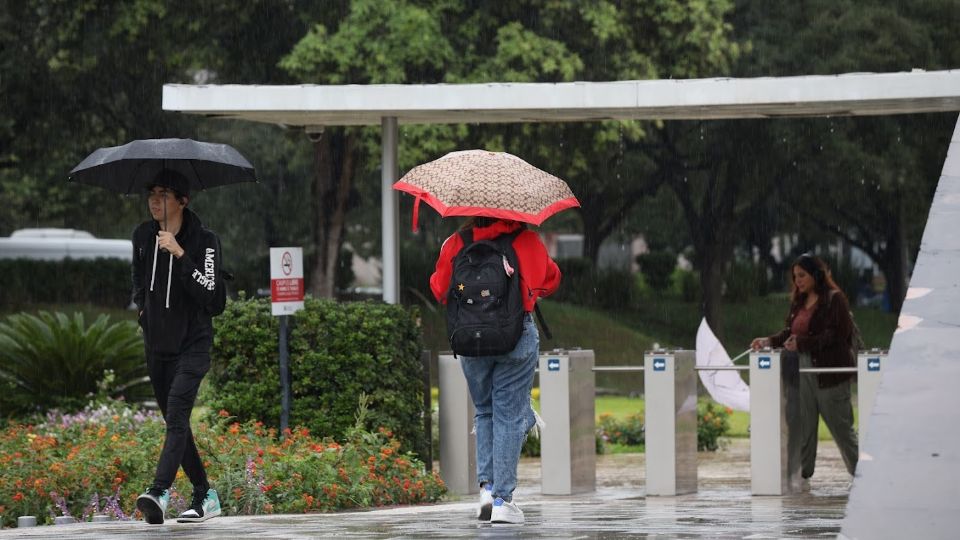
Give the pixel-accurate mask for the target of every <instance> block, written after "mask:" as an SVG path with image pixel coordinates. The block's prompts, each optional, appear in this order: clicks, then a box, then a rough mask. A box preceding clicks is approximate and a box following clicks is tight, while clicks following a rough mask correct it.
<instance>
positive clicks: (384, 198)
mask: <svg viewBox="0 0 960 540" xmlns="http://www.w3.org/2000/svg"><path fill="white" fill-rule="evenodd" d="M381 132H382V141H381V144H382V145H383V148H382V151H383V159H382V164H381V169H380V199H381V216H382V218H383V224H382V225H381V228H382V229H381V230H382V233H383V301H384V302H386V303H388V304H396V303H398V302H399V301H400V294H399V291H400V250H399V244H400V237H399V233H398V230H399V223H398V217H399V215H400V202H399V200H400V199H399V197H398V196H397V191H396V190H395V189H393V183H394V182H396V181H397V173H398V170H397V118H396V117H395V116H385V117H383V119H382V121H381Z"/></svg>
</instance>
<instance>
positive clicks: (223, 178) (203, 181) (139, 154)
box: [69, 139, 257, 194]
mask: <svg viewBox="0 0 960 540" xmlns="http://www.w3.org/2000/svg"><path fill="white" fill-rule="evenodd" d="M164 169H167V170H172V171H176V172H178V173H180V174H182V175H183V176H185V177H187V179H188V180H190V190H191V191H196V190H204V189H208V188H213V187H218V186H223V185H227V184H237V183H240V182H256V181H257V178H256V176H255V174H254V170H253V165H251V164H250V162H249V161H247V159H246V158H245V157H243V155H241V154H240V152H237V150H236V149H234V148H233V147H232V146H230V145H228V144H217V143H208V142H198V141H194V140H191V139H143V140H137V141H132V142H129V143H127V144H125V145H123V146H111V147H108V148H100V149H97V150H95V151H94V152H93V153H92V154H90V155H89V156H87V158H86V159H84V160H83V161H81V162H80V164H79V165H77V166H76V167H74V168H73V170H72V171H70V176H69V179H70V181H71V182H80V183H82V184H89V185H92V186H100V187H102V188H106V189H109V190H111V191H116V192H118V193H124V194H131V193H138V192H143V191H144V190H145V189H146V188H147V186H149V185H150V183H151V182H152V181H153V179H154V178H156V176H157V174H159V173H160V171H162V170H164Z"/></svg>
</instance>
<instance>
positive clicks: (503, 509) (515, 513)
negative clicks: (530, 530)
mask: <svg viewBox="0 0 960 540" xmlns="http://www.w3.org/2000/svg"><path fill="white" fill-rule="evenodd" d="M490 523H513V524H515V525H521V524H522V523H523V510H520V507H519V506H517V505H516V504H514V503H513V502H512V501H511V502H507V501H505V500H503V499H501V498H500V497H497V500H495V501H493V511H492V512H491V513H490Z"/></svg>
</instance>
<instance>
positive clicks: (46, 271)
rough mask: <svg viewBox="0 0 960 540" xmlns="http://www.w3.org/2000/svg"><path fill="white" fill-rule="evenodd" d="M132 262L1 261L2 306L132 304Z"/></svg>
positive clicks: (115, 260)
mask: <svg viewBox="0 0 960 540" xmlns="http://www.w3.org/2000/svg"><path fill="white" fill-rule="evenodd" d="M130 290H131V281H130V262H129V261H123V260H120V259H93V260H89V259H64V260H62V261H35V260H30V259H0V304H4V305H22V304H30V303H45V304H75V303H79V304H95V305H99V306H107V307H116V308H125V307H127V305H129V304H130Z"/></svg>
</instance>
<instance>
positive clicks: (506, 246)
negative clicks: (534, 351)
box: [447, 228, 524, 356]
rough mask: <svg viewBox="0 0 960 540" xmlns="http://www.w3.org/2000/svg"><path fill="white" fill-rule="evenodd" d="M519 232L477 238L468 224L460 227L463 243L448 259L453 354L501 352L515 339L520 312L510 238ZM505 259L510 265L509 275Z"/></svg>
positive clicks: (513, 344)
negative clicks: (487, 238) (486, 238)
mask: <svg viewBox="0 0 960 540" xmlns="http://www.w3.org/2000/svg"><path fill="white" fill-rule="evenodd" d="M523 231H524V229H523V228H520V229H517V230H516V231H513V232H512V233H509V234H501V235H500V236H498V237H496V238H495V239H493V240H478V241H476V242H474V241H473V229H466V230H463V231H460V237H461V238H462V239H463V246H464V247H463V249H461V250H460V252H459V253H457V256H456V257H455V258H454V260H453V274H452V276H451V277H450V291H449V292H448V293H447V335H448V336H449V337H450V348H451V349H453V352H454V354H456V355H458V356H461V355H462V356H495V355H501V354H506V353H508V352H510V351H512V350H513V349H514V347H516V346H517V342H519V341H520V336H521V335H522V334H523V316H524V311H523V299H522V298H521V296H520V274H519V265H518V263H517V254H516V252H515V251H514V250H513V240H514V239H515V238H516V237H517V235H519V234H520V233H521V232H523ZM504 260H506V262H507V263H509V265H510V267H512V268H513V269H514V271H513V274H512V275H507V271H506V267H505V265H504Z"/></svg>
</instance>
